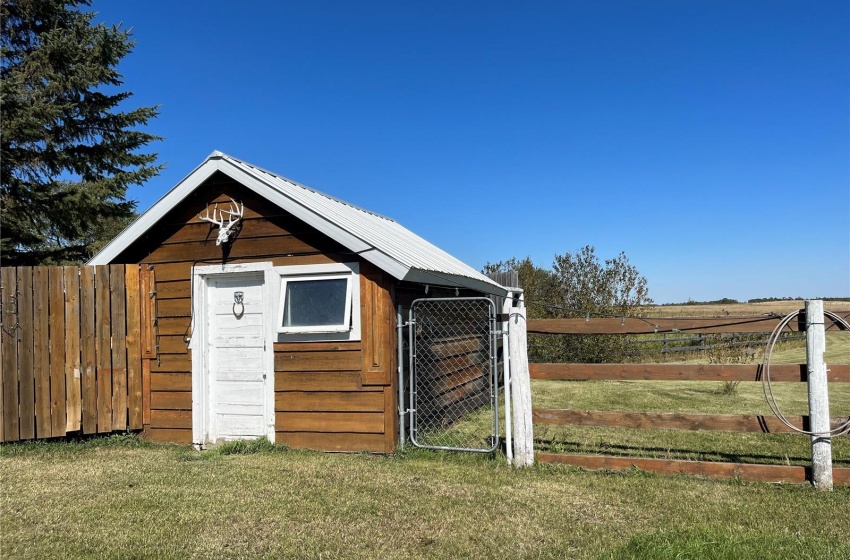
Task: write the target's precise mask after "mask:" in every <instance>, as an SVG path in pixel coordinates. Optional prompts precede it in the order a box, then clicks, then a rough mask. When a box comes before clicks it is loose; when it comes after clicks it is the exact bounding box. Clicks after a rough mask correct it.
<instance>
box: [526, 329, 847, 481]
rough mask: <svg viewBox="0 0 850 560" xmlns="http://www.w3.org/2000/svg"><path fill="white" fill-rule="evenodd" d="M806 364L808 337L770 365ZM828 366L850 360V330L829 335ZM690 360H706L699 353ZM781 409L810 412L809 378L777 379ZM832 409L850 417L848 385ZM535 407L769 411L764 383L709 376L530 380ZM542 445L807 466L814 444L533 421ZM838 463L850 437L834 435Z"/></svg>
mask: <svg viewBox="0 0 850 560" xmlns="http://www.w3.org/2000/svg"><path fill="white" fill-rule="evenodd" d="M805 361H806V347H805V341H800V342H793V343H785V344H783V345H782V346H779V347H777V349H776V350H775V351H774V353H773V354H772V356H771V363H772V364H798V363H805ZM825 361H826V362H827V364H838V363H850V332H831V333H827V352H826V354H825ZM691 362H692V363H706V361H705V359H704V358H694V359H693V360H691ZM773 390H774V394H775V397H776V401H777V404H778V405H779V407H780V409H781V411H782V412H783V414H786V415H805V414H808V394H807V388H806V384H805V383H793V382H787V383H774V384H773ZM829 397H830V399H829V400H830V414H831V416H833V417H846V416H850V383H831V384H830V386H829ZM532 398H533V403H534V407H535V408H563V409H572V410H601V411H623V412H626V411H630V412H631V411H634V412H690V413H700V414H760V415H766V416H772V415H773V413H772V412H771V409H770V406H769V405H768V403H767V400H766V398H765V395H764V390H763V387H762V384H761V383H760V382H741V383H739V384H737V386H736V387H735V388H734V390H729V388H728V387H727V386H726V385H724V383H722V382H707V381H545V380H533V381H532ZM535 441H536V448H537V449H538V450H546V451H554V452H562V453H589V454H609V455H620V456H633V457H650V458H659V459H690V460H705V461H728V462H741V463H765V464H787V465H808V464H810V462H811V447H810V440H809V438H808V437H806V436H803V435H799V434H762V433H734V432H713V431H712V432H709V431H685V430H637V429H629V428H595V427H581V426H546V425H535ZM832 448H833V462H834V464H835V466H838V467H850V436H848V435H842V436H838V437H835V438H833V444H832Z"/></svg>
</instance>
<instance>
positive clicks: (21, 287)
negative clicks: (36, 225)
mask: <svg viewBox="0 0 850 560" xmlns="http://www.w3.org/2000/svg"><path fill="white" fill-rule="evenodd" d="M17 276H18V324H19V329H18V394H19V396H20V398H19V401H18V402H19V407H20V430H21V431H20V434H21V439H32V438H34V437H35V372H34V371H33V315H32V267H30V266H22V267H18V270H17Z"/></svg>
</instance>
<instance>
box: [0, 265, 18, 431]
mask: <svg viewBox="0 0 850 560" xmlns="http://www.w3.org/2000/svg"><path fill="white" fill-rule="evenodd" d="M15 276H16V275H15V269H14V268H11V267H9V268H4V269H3V270H2V272H0V283H2V285H3V300H2V304H3V315H2V321H3V329H2V330H3V332H2V333H0V337H2V340H0V346H1V347H2V352H3V356H2V358H0V359H2V365H3V435H4V439H5V441H18V439H19V437H20V432H19V429H18V426H19V424H18V379H17V375H18V359H17V358H18V352H17V345H18V344H17V337H18V332H17V331H18V329H17V324H18V318H17V292H18V283H17V278H16V277H15Z"/></svg>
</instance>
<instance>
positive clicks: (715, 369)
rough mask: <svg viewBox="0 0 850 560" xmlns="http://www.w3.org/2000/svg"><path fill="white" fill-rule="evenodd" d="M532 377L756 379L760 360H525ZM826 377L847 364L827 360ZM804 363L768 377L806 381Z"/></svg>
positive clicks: (847, 373)
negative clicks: (732, 362) (670, 361)
mask: <svg viewBox="0 0 850 560" xmlns="http://www.w3.org/2000/svg"><path fill="white" fill-rule="evenodd" d="M528 367H529V371H530V373H531V378H532V379H550V380H564V381H589V380H594V381H601V380H620V381H624V380H629V381H641V380H642V381H647V380H655V381H759V380H760V379H761V377H760V376H761V373H762V366H761V364H529V365H528ZM828 369H829V371H828V374H827V375H828V376H829V381H831V382H850V364H830V365H829V367H828ZM807 378H808V374H807V368H806V365H805V364H802V365H797V364H777V365H772V366H770V380H771V381H806V379H807Z"/></svg>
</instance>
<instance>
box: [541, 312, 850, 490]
mask: <svg viewBox="0 0 850 560" xmlns="http://www.w3.org/2000/svg"><path fill="white" fill-rule="evenodd" d="M839 315H840V316H842V317H843V318H844V319H845V320H847V318H848V317H850V312H840V313H839ZM780 320H781V318H777V317H741V318H730V317H724V318H713V319H712V318H700V319H686V318H677V319H660V318H659V319H655V318H653V319H636V318H625V319H620V318H598V319H597V318H594V319H590V320H588V319H584V318H579V319H532V320H529V321H528V332H529V333H530V334H633V335H639V334H657V333H664V332H691V333H754V332H771V331H772V330H773V328H774V327H775V326H776V325H777V324H778V323H779V321H780ZM788 327H789V328H790V329H791V330H792V331H804V330H805V322H794V323H791V324H790V325H789V326H788ZM826 328H827V330H837V329H838V325H837V324H835V322H834V321H832V320H830V319H827V320H826ZM529 370H530V374H531V378H532V379H549V380H563V381H589V380H592V381H603V380H632V381H636V380H643V381H646V380H654V381H758V380H760V379H761V374H762V366H761V365H760V364H740V365H738V364H569V363H546V364H543V363H537V364H535V363H532V364H529ZM807 371H808V370H807V367H806V365H805V364H802V365H771V366H770V378H771V380H772V381H773V382H805V381H807ZM828 379H829V381H831V382H850V365H848V364H831V365H830V366H829V372H828ZM532 418H533V422H534V423H535V424H538V425H549V426H593V427H618V428H637V429H674V430H713V431H726V432H763V433H774V432H792V431H793V430H791V429H789V428H788V427H787V426H786V425H785V424H783V423H782V422H781V421H780V420H779V419H777V418H776V417H774V416H772V415H771V416H764V415H752V414H688V413H656V412H620V411H588V410H564V409H544V408H534V409H533V410H532ZM786 418H787V419H788V420H789V421H790V422H791V423H793V424H794V425H797V426H802V427H804V428H806V427H807V423H808V418H807V417H805V416H797V417H786ZM844 420H846V418H833V419H832V421H833V425H836V424H838V423H839V422H841V421H844ZM537 458H538V460H539V461H542V462H549V463H561V464H568V465H573V466H578V467H584V468H589V469H611V470H621V469H630V468H633V467H638V468H640V469H643V470H649V471H655V472H662V473H668V474H678V473H682V474H696V475H703V476H713V477H730V478H731V477H740V478H742V479H747V480H761V481H772V482H804V481H806V480H808V478H809V471H810V467H803V466H789V465H766V464H744V463H723V462H716V461H688V460H670V459H655V458H642V457H617V456H611V455H591V454H586V455H585V454H568V453H551V452H540V453H538V455H537ZM833 479H834V481H835V483H836V484H850V468H834V469H833Z"/></svg>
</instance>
